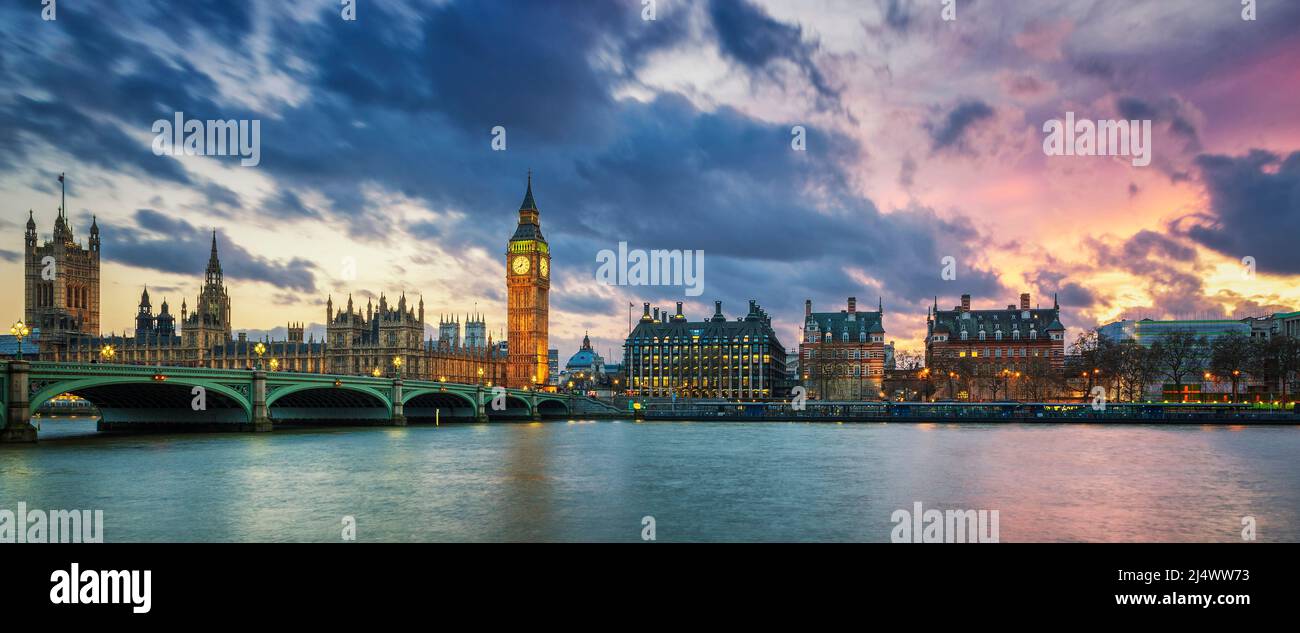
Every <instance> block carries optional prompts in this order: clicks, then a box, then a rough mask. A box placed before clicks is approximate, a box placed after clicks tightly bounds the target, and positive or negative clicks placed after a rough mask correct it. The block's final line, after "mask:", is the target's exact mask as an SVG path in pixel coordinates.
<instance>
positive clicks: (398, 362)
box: [393, 356, 402, 378]
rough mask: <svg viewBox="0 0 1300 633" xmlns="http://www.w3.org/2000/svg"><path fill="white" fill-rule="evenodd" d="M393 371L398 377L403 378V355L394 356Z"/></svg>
mask: <svg viewBox="0 0 1300 633" xmlns="http://www.w3.org/2000/svg"><path fill="white" fill-rule="evenodd" d="M393 373H394V375H396V376H397V377H398V378H401V377H402V357H401V356H394V357H393Z"/></svg>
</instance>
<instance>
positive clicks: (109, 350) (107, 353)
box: [99, 345, 117, 363]
mask: <svg viewBox="0 0 1300 633" xmlns="http://www.w3.org/2000/svg"><path fill="white" fill-rule="evenodd" d="M114 356H117V350H116V349H113V346H112V345H105V346H103V347H101V348H99V361H100V362H102V363H111V362H113V357H114Z"/></svg>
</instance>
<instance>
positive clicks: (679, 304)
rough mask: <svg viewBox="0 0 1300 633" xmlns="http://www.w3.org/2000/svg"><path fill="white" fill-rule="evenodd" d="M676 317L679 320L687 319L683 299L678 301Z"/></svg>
mask: <svg viewBox="0 0 1300 633" xmlns="http://www.w3.org/2000/svg"><path fill="white" fill-rule="evenodd" d="M676 318H677V320H678V321H685V320H686V317H685V316H683V315H682V302H681V301H678V302H677V315H676Z"/></svg>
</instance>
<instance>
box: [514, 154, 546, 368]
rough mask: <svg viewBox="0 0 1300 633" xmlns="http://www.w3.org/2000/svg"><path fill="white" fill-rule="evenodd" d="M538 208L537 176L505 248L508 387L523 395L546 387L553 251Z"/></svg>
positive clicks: (529, 177)
mask: <svg viewBox="0 0 1300 633" xmlns="http://www.w3.org/2000/svg"><path fill="white" fill-rule="evenodd" d="M538 215H539V212H538V211H537V203H536V202H533V175H532V172H529V174H528V191H527V192H526V193H524V202H523V204H521V205H519V226H517V227H516V228H515V234H514V235H513V236H511V238H510V244H509V245H508V246H507V247H506V290H507V295H508V297H509V299H508V302H507V307H506V317H507V334H506V340H507V341H508V345H509V355H508V356H507V359H506V360H507V362H506V367H507V368H506V386H507V387H511V388H515V389H522V388H524V387H529V388H537V387H542V386H545V385H546V384H547V378H548V372H549V368H550V367H549V364H548V362H547V356H546V349H547V347H546V346H547V338H546V329H547V328H546V325H547V318H548V317H547V314H548V312H549V311H550V301H549V298H548V296H549V293H550V290H551V249H550V246H549V245H547V243H546V238H544V237H542V225H541V221H540V220H539V219H538Z"/></svg>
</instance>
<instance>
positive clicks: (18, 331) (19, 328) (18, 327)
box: [9, 320, 32, 360]
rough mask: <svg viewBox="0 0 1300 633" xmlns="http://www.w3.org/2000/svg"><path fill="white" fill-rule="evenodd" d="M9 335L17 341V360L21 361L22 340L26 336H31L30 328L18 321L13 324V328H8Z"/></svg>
mask: <svg viewBox="0 0 1300 633" xmlns="http://www.w3.org/2000/svg"><path fill="white" fill-rule="evenodd" d="M9 333H10V334H13V335H14V338H16V339H18V360H22V359H23V339H24V338H26V336H27V335H28V334H31V333H32V331H31V329H30V328H28V327H27V324H26V323H23V322H22V321H21V320H20V321H18V322H17V323H14V325H13V327H11V328H9Z"/></svg>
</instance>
